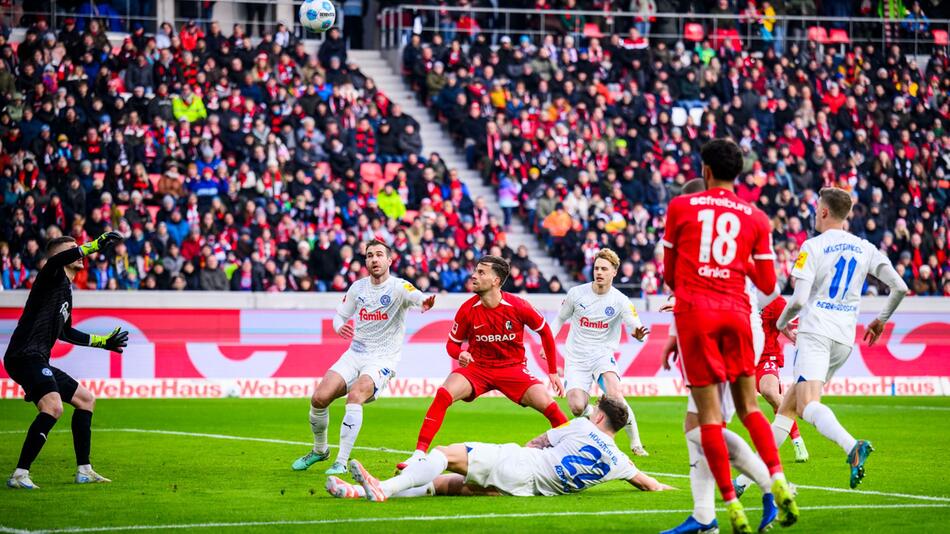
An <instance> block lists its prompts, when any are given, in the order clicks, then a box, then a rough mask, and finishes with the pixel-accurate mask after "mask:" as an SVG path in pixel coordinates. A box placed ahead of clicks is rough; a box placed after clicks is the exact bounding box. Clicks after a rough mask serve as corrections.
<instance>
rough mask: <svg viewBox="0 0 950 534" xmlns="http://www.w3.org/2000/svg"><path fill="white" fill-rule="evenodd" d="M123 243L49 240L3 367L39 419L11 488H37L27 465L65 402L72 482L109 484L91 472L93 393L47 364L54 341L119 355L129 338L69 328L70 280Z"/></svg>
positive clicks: (114, 238)
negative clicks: (94, 257) (92, 257)
mask: <svg viewBox="0 0 950 534" xmlns="http://www.w3.org/2000/svg"><path fill="white" fill-rule="evenodd" d="M120 241H122V236H121V235H119V234H118V233H116V232H109V233H106V234H103V235H102V236H100V237H99V238H98V239H96V240H95V241H91V242H89V243H86V244H83V245H79V244H78V243H76V240H75V239H73V238H71V237H59V238H56V239H52V240H50V242H49V243H48V244H47V246H46V254H47V260H46V264H45V265H44V266H43V268H42V269H41V270H40V272H39V274H38V275H37V277H36V282H34V284H33V288H32V289H31V290H30V296H29V297H28V298H27V300H26V307H25V308H24V309H23V315H21V316H20V321H19V322H18V323H17V327H16V330H14V331H13V337H12V338H11V339H10V345H9V346H8V347H7V352H6V354H5V355H4V357H3V366H4V368H5V369H6V371H7V374H9V375H10V378H12V379H13V380H14V381H15V382H16V383H17V384H19V385H20V386H21V387H22V388H23V390H24V391H25V392H26V400H27V402H33V403H35V404H36V408H37V410H39V412H40V413H39V414H37V416H36V419H34V420H33V424H31V425H30V428H29V430H27V433H26V439H25V440H24V441H23V449H22V450H21V451H20V459H19V461H18V462H17V467H16V470H15V471H14V472H13V474H12V475H11V476H10V478H9V480H7V486H8V487H10V488H23V489H37V488H38V486H36V485H35V484H33V481H32V480H30V465H32V463H33V460H35V459H36V456H37V455H38V454H39V453H40V449H42V448H43V445H44V444H45V443H46V439H47V436H49V432H50V430H52V429H53V425H55V424H56V420H57V419H59V416H61V415H62V414H63V402H68V403H69V404H72V405H73V406H74V407H75V408H76V409H75V410H74V411H73V420H72V431H73V446H74V448H75V449H76V464H77V465H78V469H77V472H76V483H77V484H86V483H92V482H110V480H109V479H107V478H105V477H103V476H101V475H99V474H98V473H96V472H95V471H93V470H92V465H91V464H90V462H89V447H90V440H91V436H92V410H93V408H94V406H95V404H96V400H95V398H94V397H93V395H92V393H91V392H90V391H89V390H88V389H86V388H84V387H83V386H82V385H80V384H79V383H78V382H76V380H75V379H73V377H71V376H69V375H68V374H66V373H65V372H63V371H61V370H59V369H57V368H55V367H53V366H52V365H50V361H49V360H50V351H51V350H52V349H53V345H54V344H55V343H56V340H57V339H61V340H63V341H65V342H67V343H72V344H73V345H82V346H88V347H98V348H101V349H106V350H109V351H113V352H120V353H121V352H122V349H124V348H125V346H126V344H127V342H128V339H129V333H128V332H124V331H122V330H121V329H120V328H116V329H115V330H113V331H112V333H111V334H109V335H105V336H97V335H93V334H86V333H83V332H80V331H79V330H76V329H75V328H73V327H72V320H71V314H72V308H73V293H72V281H73V278H75V277H76V273H77V272H78V271H80V270H82V268H83V258H84V257H85V256H88V255H89V254H93V253H95V252H98V251H100V250H102V249H105V248H107V247H109V246H113V245H115V244H116V243H118V242H120Z"/></svg>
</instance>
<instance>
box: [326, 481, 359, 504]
mask: <svg viewBox="0 0 950 534" xmlns="http://www.w3.org/2000/svg"><path fill="white" fill-rule="evenodd" d="M326 488H327V493H329V494H330V495H333V496H334V497H336V498H337V499H362V498H364V497H366V493H365V492H364V491H363V488H361V487H359V486H354V485H353V484H349V483H347V482H344V481H342V480H340V479H339V478H337V477H335V476H329V477H327V484H326Z"/></svg>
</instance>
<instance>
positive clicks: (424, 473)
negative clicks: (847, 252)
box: [379, 449, 449, 496]
mask: <svg viewBox="0 0 950 534" xmlns="http://www.w3.org/2000/svg"><path fill="white" fill-rule="evenodd" d="M448 465H449V461H448V459H447V458H446V457H445V455H444V454H442V452H441V451H439V450H438V449H436V450H433V451H432V452H430V453H429V454H428V455H426V457H425V458H421V459H419V461H418V462H412V463H411V464H409V465H408V466H407V467H406V468H405V469H403V470H402V473H400V474H399V475H398V476H395V477H393V478H390V479H389V480H384V481H382V482H380V483H379V485H380V487H381V488H382V490H383V492H384V493H385V494H386V495H387V496H393V495H397V494H399V495H400V496H404V495H401V494H402V493H403V492H405V491H406V490H408V489H410V488H418V487H419V486H426V485H428V484H429V483H431V482H432V481H433V480H435V478H436V477H437V476H439V475H441V474H442V472H443V471H445V468H446V467H448Z"/></svg>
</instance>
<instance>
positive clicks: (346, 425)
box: [336, 404, 363, 464]
mask: <svg viewBox="0 0 950 534" xmlns="http://www.w3.org/2000/svg"><path fill="white" fill-rule="evenodd" d="M361 426H363V405H362V404H347V405H346V414H345V415H344V416H343V421H342V422H340V451H339V452H338V453H337V455H336V461H337V462H340V463H342V464H345V463H346V462H347V461H348V460H349V459H350V451H352V450H353V445H354V444H356V437H357V436H359V435H360V427H361Z"/></svg>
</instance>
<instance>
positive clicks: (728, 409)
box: [686, 383, 736, 423]
mask: <svg viewBox="0 0 950 534" xmlns="http://www.w3.org/2000/svg"><path fill="white" fill-rule="evenodd" d="M718 386H719V407H720V408H721V409H722V420H723V421H725V422H726V423H728V422H730V421H732V418H733V416H735V415H736V403H735V401H733V400H732V391H731V390H730V389H729V384H724V383H723V384H718ZM686 411H687V412H689V413H694V414H697V415H699V408H697V407H696V401H695V400H693V392H692V391H690V392H689V395H688V396H687V401H686Z"/></svg>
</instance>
